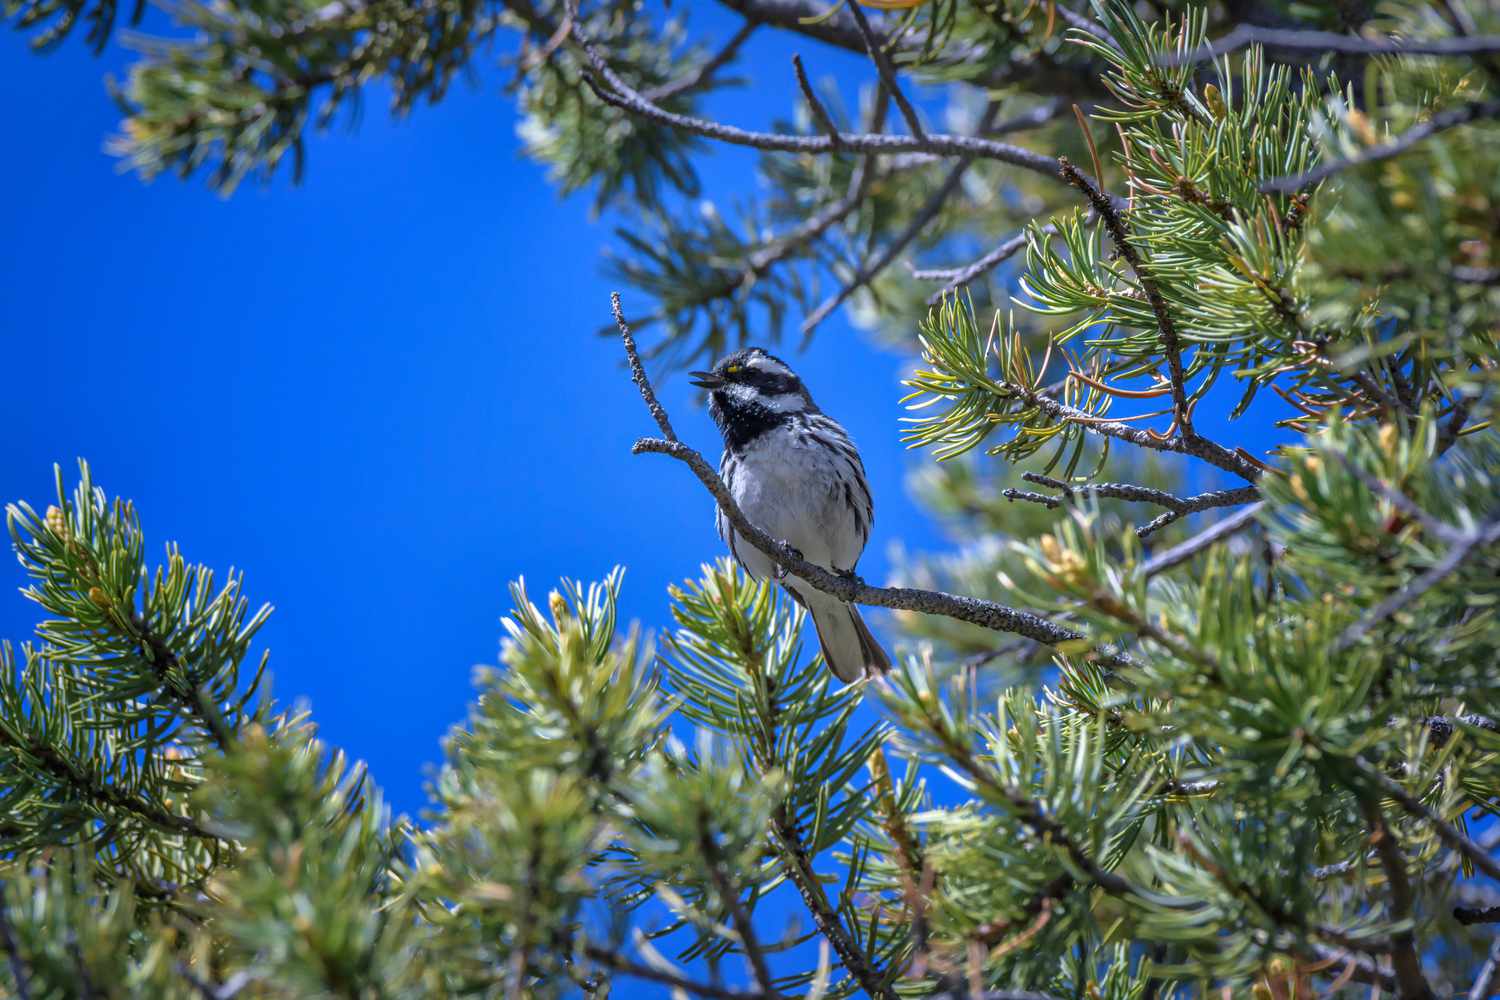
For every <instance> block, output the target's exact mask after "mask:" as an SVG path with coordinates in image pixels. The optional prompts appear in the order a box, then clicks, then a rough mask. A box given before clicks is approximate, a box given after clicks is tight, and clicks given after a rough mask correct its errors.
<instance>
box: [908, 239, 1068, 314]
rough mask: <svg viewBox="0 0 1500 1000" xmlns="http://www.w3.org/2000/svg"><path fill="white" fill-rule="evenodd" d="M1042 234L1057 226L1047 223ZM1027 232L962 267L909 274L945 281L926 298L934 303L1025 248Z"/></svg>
mask: <svg viewBox="0 0 1500 1000" xmlns="http://www.w3.org/2000/svg"><path fill="white" fill-rule="evenodd" d="M1042 232H1043V233H1044V234H1051V233H1055V232H1057V227H1056V226H1053V225H1048V226H1047V227H1046V228H1044V229H1043V230H1042ZM1026 242H1027V234H1026V232H1025V231H1024V230H1023V231H1022V232H1019V233H1017V234H1016V235H1014V236H1012V237H1011V238H1010V239H1008V240H1006V241H1005V242H1004V243H1002V244H1000V245H999V246H998V247H996V248H995V249H993V250H991V251H990V252H989V253H987V254H985V255H984V256H983V257H980V258H979V259H978V260H976V261H974V262H973V263H972V264H967V265H965V266H963V267H949V268H932V269H928V270H922V271H913V272H912V273H911V276H912V277H913V278H916V279H917V280H918V281H942V282H946V284H944V285H943V287H942V288H940V289H938V290H937V291H935V292H933V293H932V295H930V296H929V297H928V299H927V304H928V305H936V304H937V303H939V302H941V301H942V300H943V297H944V296H946V295H947V294H948V293H949V292H951V291H953V290H954V289H956V288H958V287H959V286H960V285H967V284H968V283H969V282H971V281H973V280H974V279H975V278H977V277H979V276H980V275H981V274H985V273H987V272H989V271H992V270H994V269H995V268H997V267H999V266H1000V265H1001V264H1003V263H1005V262H1006V261H1008V260H1010V259H1011V258H1012V257H1014V256H1015V255H1016V254H1018V253H1020V252H1021V251H1022V250H1024V249H1025V248H1026Z"/></svg>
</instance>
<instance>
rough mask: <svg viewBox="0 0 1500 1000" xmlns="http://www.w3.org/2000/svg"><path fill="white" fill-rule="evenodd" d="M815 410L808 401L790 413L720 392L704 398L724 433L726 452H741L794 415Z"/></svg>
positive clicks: (710, 413) (709, 411) (787, 421)
mask: <svg viewBox="0 0 1500 1000" xmlns="http://www.w3.org/2000/svg"><path fill="white" fill-rule="evenodd" d="M815 412H817V407H815V406H813V405H812V402H811V400H809V401H808V403H807V408H806V409H804V410H799V411H796V412H791V413H783V412H781V411H779V410H773V409H771V408H770V407H769V406H766V405H764V404H762V403H760V402H756V401H753V400H742V399H737V398H735V397H733V396H731V395H730V394H728V393H724V392H712V393H710V394H709V397H708V413H709V416H711V417H713V418H714V423H716V424H718V425H719V432H720V433H721V434H723V435H724V448H725V450H726V451H731V452H736V453H738V452H741V451H744V450H745V447H746V446H747V445H748V444H750V442H751V441H754V440H755V439H756V438H758V437H760V436H761V435H762V434H764V433H765V432H766V431H769V430H774V429H775V428H777V427H780V426H782V425H783V424H788V423H791V422H792V421H793V420H796V419H797V418H798V417H801V416H804V415H806V414H808V413H815Z"/></svg>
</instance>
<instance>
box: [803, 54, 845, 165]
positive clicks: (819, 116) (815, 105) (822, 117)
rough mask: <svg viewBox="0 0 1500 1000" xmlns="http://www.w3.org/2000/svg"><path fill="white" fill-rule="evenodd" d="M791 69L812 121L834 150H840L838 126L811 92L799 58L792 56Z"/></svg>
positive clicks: (841, 144)
mask: <svg viewBox="0 0 1500 1000" xmlns="http://www.w3.org/2000/svg"><path fill="white" fill-rule="evenodd" d="M792 69H793V70H794V71H795V72H796V74H797V87H798V89H800V90H801V91H802V99H803V100H804V101H806V102H807V109H808V110H809V111H811V112H812V116H813V121H815V122H817V123H818V127H819V128H821V129H822V130H823V131H824V132H825V133H827V135H828V139H829V141H830V142H832V143H833V148H834V149H842V148H843V145H844V144H843V142H842V141H841V140H840V139H839V129H838V126H837V125H835V124H834V123H833V118H832V117H831V116H830V115H829V114H828V109H827V108H825V107H823V102H822V101H820V100H818V95H817V94H815V93H814V92H813V89H812V84H811V83H809V82H808V79H807V70H806V69H804V68H803V67H802V57H801V56H799V55H793V56H792Z"/></svg>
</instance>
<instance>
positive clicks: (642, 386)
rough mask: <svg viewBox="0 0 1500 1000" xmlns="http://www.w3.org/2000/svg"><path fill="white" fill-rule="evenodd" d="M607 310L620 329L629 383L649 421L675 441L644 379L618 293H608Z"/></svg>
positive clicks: (649, 386)
mask: <svg viewBox="0 0 1500 1000" xmlns="http://www.w3.org/2000/svg"><path fill="white" fill-rule="evenodd" d="M609 308H610V310H611V311H612V312H613V313H614V314H615V325H616V326H618V327H619V328H620V339H621V340H623V341H624V342H625V357H626V359H627V360H628V361H629V362H630V381H632V382H634V383H635V387H636V388H637V389H639V390H640V393H641V398H642V399H644V400H645V401H646V409H648V410H650V411H651V419H652V420H655V421H656V426H657V427H660V428H661V432H662V434H663V435H664V436H665V437H666V439H667V440H668V441H676V440H677V433H676V432H675V431H674V430H672V421H671V418H669V417H668V416H667V411H666V410H665V409H663V408H662V405H661V403H660V402H658V401H657V398H656V390H655V389H653V388H651V380H650V379H649V378H647V377H646V368H645V366H644V365H642V364H641V356H640V353H639V352H638V351H637V350H636V347H635V337H634V335H632V334H631V332H630V324H629V323H626V322H625V313H624V312H623V311H621V309H620V293H619V292H610V293H609Z"/></svg>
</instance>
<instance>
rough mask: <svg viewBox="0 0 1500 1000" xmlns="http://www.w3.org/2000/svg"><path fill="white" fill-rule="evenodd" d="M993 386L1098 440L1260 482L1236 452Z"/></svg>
mask: <svg viewBox="0 0 1500 1000" xmlns="http://www.w3.org/2000/svg"><path fill="white" fill-rule="evenodd" d="M995 385H996V386H997V387H998V388H999V389H1000V390H1002V391H1003V392H1006V393H1009V394H1010V395H1012V396H1014V397H1015V398H1017V399H1019V400H1021V401H1022V402H1023V403H1025V404H1026V405H1028V406H1034V407H1036V408H1037V409H1039V410H1041V411H1042V412H1043V413H1045V414H1046V415H1047V416H1049V417H1051V418H1052V419H1054V420H1065V421H1067V422H1068V423H1072V424H1077V425H1078V426H1080V427H1082V428H1083V429H1084V430H1085V431H1087V432H1088V433H1090V434H1098V435H1100V436H1102V437H1108V438H1114V439H1115V440H1117V441H1126V442H1129V443H1130V444H1133V445H1137V446H1139V447H1141V448H1149V449H1150V450H1152V451H1161V452H1171V453H1173V454H1178V455H1188V456H1190V457H1192V458H1198V459H1202V460H1203V461H1205V462H1207V463H1209V464H1210V465H1214V466H1217V467H1218V468H1220V469H1223V470H1224V471H1225V472H1232V473H1234V474H1235V475H1237V476H1239V477H1240V478H1241V479H1245V480H1247V481H1249V482H1252V483H1253V482H1256V481H1257V480H1259V479H1260V475H1261V471H1262V467H1261V466H1259V465H1257V464H1256V463H1255V462H1253V461H1251V460H1250V459H1248V458H1246V457H1245V456H1243V455H1242V454H1241V453H1239V452H1237V451H1227V450H1226V449H1224V448H1222V447H1220V446H1219V445H1216V444H1213V443H1212V442H1209V441H1206V440H1205V439H1203V438H1201V437H1198V436H1197V435H1194V436H1193V437H1191V438H1190V437H1187V436H1186V435H1177V436H1175V437H1163V436H1159V435H1155V434H1152V433H1151V432H1150V431H1148V430H1146V429H1145V428H1143V427H1133V426H1131V425H1130V424H1127V423H1123V422H1121V421H1117V420H1106V419H1104V418H1102V417H1096V416H1094V415H1093V414H1090V413H1085V412H1084V411H1083V410H1080V409H1077V408H1075V407H1072V406H1067V405H1065V404H1063V403H1059V402H1058V401H1057V400H1055V399H1053V398H1052V397H1051V396H1050V395H1048V394H1047V391H1038V390H1034V389H1031V388H1028V387H1026V386H1023V385H1019V384H1017V383H1014V382H1007V381H1004V380H999V379H997V380H996V381H995Z"/></svg>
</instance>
